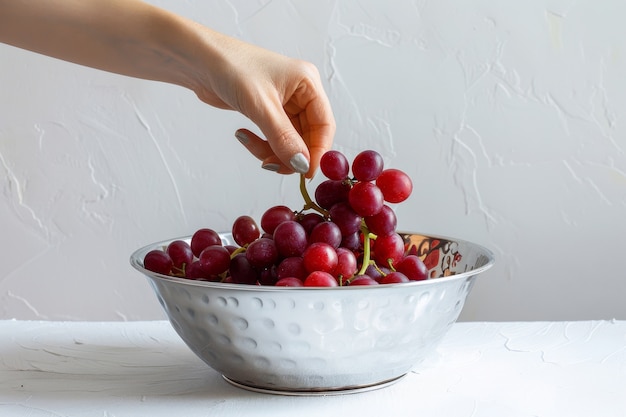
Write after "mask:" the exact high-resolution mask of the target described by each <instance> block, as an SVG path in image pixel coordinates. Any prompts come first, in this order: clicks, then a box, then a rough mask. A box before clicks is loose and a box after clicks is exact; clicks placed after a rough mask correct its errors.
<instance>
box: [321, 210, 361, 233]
mask: <svg viewBox="0 0 626 417" xmlns="http://www.w3.org/2000/svg"><path fill="white" fill-rule="evenodd" d="M329 214H330V218H331V219H332V221H333V223H335V224H336V225H337V226H339V230H341V234H342V235H344V236H346V235H350V234H352V233H356V232H358V231H359V230H360V229H361V220H362V217H361V216H359V215H358V214H357V213H356V212H355V211H354V210H353V209H352V207H350V204H348V203H346V202H344V203H337V204H335V205H334V206H332V207H331V208H330V210H329Z"/></svg>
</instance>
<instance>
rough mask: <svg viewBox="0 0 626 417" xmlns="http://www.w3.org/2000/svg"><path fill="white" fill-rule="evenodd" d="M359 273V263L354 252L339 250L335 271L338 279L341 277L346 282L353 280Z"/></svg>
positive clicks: (334, 273) (344, 249)
mask: <svg viewBox="0 0 626 417" xmlns="http://www.w3.org/2000/svg"><path fill="white" fill-rule="evenodd" d="M356 272H357V262H356V256H355V255H354V252H352V251H351V250H349V249H346V248H337V266H336V267H335V269H334V271H333V275H334V276H335V277H336V278H339V277H341V278H342V279H343V280H344V281H345V280H347V279H349V278H351V277H352V276H353V275H354V274H356Z"/></svg>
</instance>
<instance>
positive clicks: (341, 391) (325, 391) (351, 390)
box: [222, 374, 407, 396]
mask: <svg viewBox="0 0 626 417" xmlns="http://www.w3.org/2000/svg"><path fill="white" fill-rule="evenodd" d="M406 375H407V374H404V375H400V376H399V377H396V378H392V379H388V380H386V381H381V382H377V383H375V384H369V385H353V386H350V387H336V388H335V387H333V388H310V389H293V390H290V389H271V388H264V387H258V386H255V385H249V384H244V383H241V382H237V381H234V380H232V379H230V378H228V377H227V376H225V375H222V378H224V380H225V381H226V382H228V383H229V384H231V385H232V386H235V387H237V388H241V389H245V390H248V391H252V392H258V393H261V394H273V395H289V396H328V395H345V394H357V393H360V392H367V391H373V390H377V389H381V388H385V387H388V386H390V385H393V384H395V383H396V382H398V381H399V380H401V379H402V378H404V377H405V376H406Z"/></svg>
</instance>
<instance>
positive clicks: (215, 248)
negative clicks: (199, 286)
mask: <svg viewBox="0 0 626 417" xmlns="http://www.w3.org/2000/svg"><path fill="white" fill-rule="evenodd" d="M198 262H199V263H200V268H201V269H202V270H203V271H204V272H205V273H206V274H209V275H219V274H221V273H222V272H226V270H227V269H228V267H229V266H230V253H228V249H226V248H225V247H224V246H222V245H211V246H209V247H207V248H205V249H204V250H203V251H202V252H200V256H198Z"/></svg>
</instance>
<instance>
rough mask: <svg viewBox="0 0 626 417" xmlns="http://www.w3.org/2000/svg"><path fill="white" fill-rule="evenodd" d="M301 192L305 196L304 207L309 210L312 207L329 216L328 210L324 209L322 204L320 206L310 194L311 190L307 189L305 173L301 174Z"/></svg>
mask: <svg viewBox="0 0 626 417" xmlns="http://www.w3.org/2000/svg"><path fill="white" fill-rule="evenodd" d="M300 193H301V194H302V198H304V209H303V210H308V209H312V210H315V211H317V212H318V213H320V214H321V215H323V216H324V217H327V216H328V211H326V210H324V209H323V208H321V207H320V206H318V205H317V204H316V203H315V201H313V200H312V199H311V196H310V195H309V191H308V190H307V189H306V177H305V176H304V174H300Z"/></svg>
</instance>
